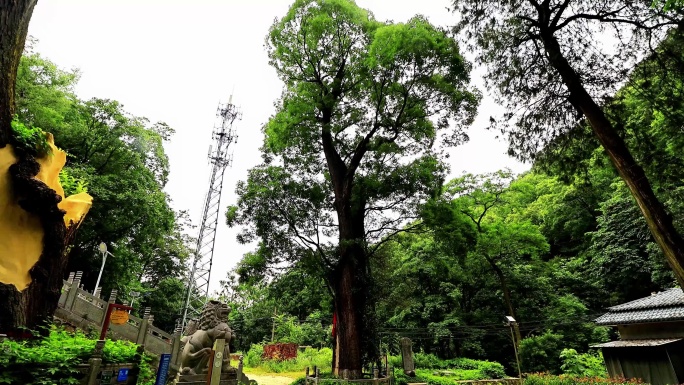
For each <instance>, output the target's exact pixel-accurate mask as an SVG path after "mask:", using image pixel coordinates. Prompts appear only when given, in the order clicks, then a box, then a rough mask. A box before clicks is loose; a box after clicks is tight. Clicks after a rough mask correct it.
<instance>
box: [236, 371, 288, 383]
mask: <svg viewBox="0 0 684 385" xmlns="http://www.w3.org/2000/svg"><path fill="white" fill-rule="evenodd" d="M245 374H246V375H247V377H249V379H250V380H254V381H256V382H257V383H259V385H290V384H291V383H292V382H293V381H294V380H293V379H292V378H290V377H284V376H279V375H278V374H277V373H274V374H253V373H245Z"/></svg>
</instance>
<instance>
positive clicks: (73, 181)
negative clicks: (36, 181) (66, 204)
mask: <svg viewBox="0 0 684 385" xmlns="http://www.w3.org/2000/svg"><path fill="white" fill-rule="evenodd" d="M59 183H60V184H61V185H62V188H63V189H64V194H65V195H66V196H70V195H74V194H80V193H84V192H85V193H87V192H88V182H87V181H86V180H85V179H83V178H79V177H77V176H75V175H73V171H70V169H69V168H68V167H64V168H63V169H62V171H61V172H60V173H59Z"/></svg>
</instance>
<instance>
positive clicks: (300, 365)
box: [244, 344, 332, 376]
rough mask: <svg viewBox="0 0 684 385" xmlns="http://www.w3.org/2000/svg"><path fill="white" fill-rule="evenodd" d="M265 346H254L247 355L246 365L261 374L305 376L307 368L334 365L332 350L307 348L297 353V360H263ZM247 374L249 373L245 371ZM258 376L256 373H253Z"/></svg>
mask: <svg viewBox="0 0 684 385" xmlns="http://www.w3.org/2000/svg"><path fill="white" fill-rule="evenodd" d="M263 353H264V346H263V345H261V344H255V345H252V347H251V348H250V349H249V351H248V352H247V354H246V355H245V360H244V364H245V367H247V368H254V369H258V370H260V371H261V372H260V373H264V374H265V373H293V372H297V373H299V375H300V376H301V375H303V374H304V371H306V368H307V367H308V368H311V369H312V370H313V367H314V366H317V367H319V368H330V366H331V365H332V349H330V348H323V349H320V350H319V349H313V348H307V349H306V350H304V351H299V352H298V353H297V358H295V359H291V360H265V359H263V358H262V355H263ZM245 373H248V372H247V371H245ZM253 373H255V374H257V373H256V372H253Z"/></svg>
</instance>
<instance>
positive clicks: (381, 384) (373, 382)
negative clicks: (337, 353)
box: [304, 366, 394, 385]
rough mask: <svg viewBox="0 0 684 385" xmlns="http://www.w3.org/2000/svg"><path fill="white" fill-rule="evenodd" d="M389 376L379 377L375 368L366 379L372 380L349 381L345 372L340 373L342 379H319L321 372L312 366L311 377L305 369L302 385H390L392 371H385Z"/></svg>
mask: <svg viewBox="0 0 684 385" xmlns="http://www.w3.org/2000/svg"><path fill="white" fill-rule="evenodd" d="M387 372H388V373H389V375H387V376H384V377H381V376H380V371H379V370H378V369H377V368H376V369H374V370H373V374H372V375H368V377H372V378H359V379H354V380H351V379H349V374H348V372H347V370H345V371H344V372H342V378H325V379H324V378H321V372H320V369H319V368H316V367H315V366H314V368H313V372H312V373H311V375H309V368H306V375H305V376H304V384H305V385H319V384H321V383H323V382H325V383H326V384H331V383H340V384H345V385H348V384H362V385H390V384H392V383H393V382H394V379H393V376H392V372H393V371H392V370H391V369H390V370H388V371H387Z"/></svg>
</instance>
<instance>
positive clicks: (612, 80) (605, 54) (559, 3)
mask: <svg viewBox="0 0 684 385" xmlns="http://www.w3.org/2000/svg"><path fill="white" fill-rule="evenodd" d="M454 6H455V11H456V12H457V13H458V14H459V15H460V17H461V21H460V22H459V24H458V26H457V30H459V31H461V32H462V33H463V36H464V38H465V39H466V41H468V42H469V46H470V47H471V48H473V50H475V51H476V56H477V61H478V62H480V63H483V64H486V65H487V66H488V69H489V72H488V74H487V77H486V78H487V82H488V84H489V85H490V87H491V88H492V89H494V90H495V92H496V94H497V96H498V99H499V101H500V102H501V103H503V104H504V105H505V106H507V109H508V112H507V114H506V116H505V118H504V120H500V121H498V122H495V126H496V125H498V126H499V128H501V129H502V130H503V131H504V132H505V133H506V134H508V137H509V139H510V142H511V149H512V151H513V152H517V154H518V155H519V156H521V157H524V158H533V157H534V155H535V154H536V153H537V152H538V151H539V149H540V148H542V147H543V146H544V145H546V144H547V143H548V142H549V141H550V140H552V139H554V138H555V137H557V136H558V135H559V134H562V133H566V132H568V131H572V130H577V129H578V128H577V126H578V123H579V122H581V121H583V120H586V122H588V124H589V126H590V127H591V128H592V131H593V133H594V135H595V137H596V138H597V139H598V141H599V142H600V144H601V146H602V147H603V149H604V150H605V151H606V153H607V155H608V158H609V159H610V161H611V162H612V164H613V166H614V167H615V169H616V170H617V172H618V174H619V175H620V177H621V178H622V179H623V180H624V182H625V183H626V185H627V187H628V189H629V191H630V192H631V194H632V196H633V197H634V199H635V200H636V203H637V205H638V206H639V208H640V209H641V212H642V214H643V216H644V218H645V219H646V222H647V224H648V227H649V229H650V231H651V233H652V235H653V237H654V239H655V240H656V242H657V243H658V245H659V246H660V248H661V249H662V251H663V254H664V255H665V258H666V259H667V261H668V262H669V264H670V266H671V268H672V269H673V270H674V272H675V275H676V276H677V278H678V280H679V283H680V285H684V240H683V239H682V236H681V234H680V233H679V232H678V231H677V229H676V228H675V226H674V225H673V223H672V217H671V216H670V214H669V213H668V212H667V211H666V209H665V207H664V205H663V204H662V202H661V200H660V199H659V198H658V197H657V196H656V194H655V193H654V191H653V187H652V181H651V180H650V179H649V178H648V177H647V175H646V174H645V173H644V170H643V168H642V166H641V164H640V163H639V162H637V160H636V159H635V158H634V156H633V154H632V151H630V149H629V147H628V146H627V144H626V143H625V141H624V139H623V137H622V136H621V135H620V130H621V128H622V127H621V125H620V122H615V121H611V119H610V117H609V116H608V115H607V113H606V108H605V104H604V102H603V100H604V99H606V98H609V97H610V96H612V94H614V93H615V92H616V91H617V88H618V87H619V86H620V85H622V84H623V83H624V82H625V81H626V80H627V77H628V74H629V73H630V71H632V70H633V69H634V67H635V64H636V62H637V59H639V58H640V57H643V55H644V54H651V50H652V49H653V47H655V46H656V45H657V44H658V43H659V42H660V41H662V40H663V38H664V36H665V35H666V34H667V32H668V30H669V29H671V28H675V27H677V28H678V25H680V24H681V15H680V14H679V13H678V12H671V13H665V12H662V11H661V10H659V9H658V8H656V7H651V4H650V2H644V1H630V2H614V1H586V0H543V1H539V0H516V1H509V2H501V1H497V0H487V1H475V0H456V1H454ZM599 34H601V36H602V37H601V38H599V37H598V36H599ZM607 36H610V37H611V38H612V39H614V41H615V43H616V49H611V48H609V47H608V46H607V45H608V44H606V43H605V42H606V37H607ZM654 53H656V54H657V52H655V51H654Z"/></svg>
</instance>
